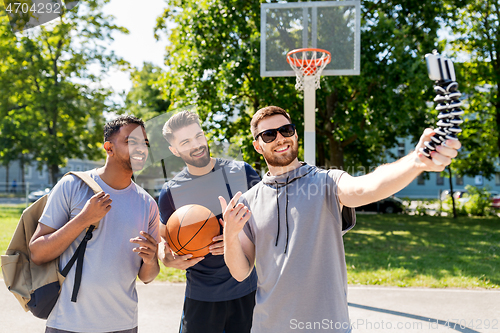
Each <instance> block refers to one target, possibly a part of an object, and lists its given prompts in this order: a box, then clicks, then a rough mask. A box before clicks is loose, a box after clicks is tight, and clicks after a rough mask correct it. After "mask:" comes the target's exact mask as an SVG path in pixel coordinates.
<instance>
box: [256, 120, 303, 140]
mask: <svg viewBox="0 0 500 333" xmlns="http://www.w3.org/2000/svg"><path fill="white" fill-rule="evenodd" d="M278 132H280V134H281V135H283V136H284V137H285V138H289V137H291V136H292V135H294V134H295V125H294V124H286V125H283V126H281V127H279V128H274V129H268V130H265V131H262V132H260V133H259V134H257V135H256V136H255V140H257V139H258V138H259V136H262V141H264V142H265V143H270V142H273V141H274V140H276V137H277V136H278Z"/></svg>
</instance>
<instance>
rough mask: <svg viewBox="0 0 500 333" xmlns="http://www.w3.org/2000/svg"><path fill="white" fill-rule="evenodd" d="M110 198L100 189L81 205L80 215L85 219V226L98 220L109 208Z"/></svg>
mask: <svg viewBox="0 0 500 333" xmlns="http://www.w3.org/2000/svg"><path fill="white" fill-rule="evenodd" d="M112 201H113V200H111V198H110V196H109V194H107V193H104V191H101V192H99V193H96V194H94V195H93V196H92V197H91V198H90V199H89V200H87V202H86V203H85V206H83V209H82V211H81V212H80V215H81V216H82V218H83V220H84V221H85V227H88V226H90V225H91V224H94V223H97V222H99V221H100V220H101V219H102V218H103V217H104V216H105V215H106V214H107V213H108V212H109V210H110V209H111V202H112Z"/></svg>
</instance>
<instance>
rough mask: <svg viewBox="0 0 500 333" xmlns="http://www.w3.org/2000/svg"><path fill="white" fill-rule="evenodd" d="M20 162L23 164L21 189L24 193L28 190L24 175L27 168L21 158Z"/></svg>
mask: <svg viewBox="0 0 500 333" xmlns="http://www.w3.org/2000/svg"><path fill="white" fill-rule="evenodd" d="M19 164H20V165H21V184H22V185H21V191H22V193H25V192H26V183H25V182H24V181H25V180H26V178H25V176H24V168H25V164H24V161H23V160H22V159H21V160H19Z"/></svg>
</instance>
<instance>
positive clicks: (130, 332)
mask: <svg viewBox="0 0 500 333" xmlns="http://www.w3.org/2000/svg"><path fill="white" fill-rule="evenodd" d="M45 333H76V332H71V331H65V330H58V329H57V328H52V327H46V328H45ZM103 333H137V327H135V328H132V329H130V330H124V331H114V332H103Z"/></svg>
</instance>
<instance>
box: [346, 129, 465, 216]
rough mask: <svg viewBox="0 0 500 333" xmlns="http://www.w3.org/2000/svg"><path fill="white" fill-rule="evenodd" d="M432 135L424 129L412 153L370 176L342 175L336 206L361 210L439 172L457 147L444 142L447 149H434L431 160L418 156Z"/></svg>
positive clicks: (458, 143)
mask: <svg viewBox="0 0 500 333" xmlns="http://www.w3.org/2000/svg"><path fill="white" fill-rule="evenodd" d="M433 134H434V131H433V130H431V129H426V130H425V131H424V134H422V136H421V137H420V141H419V143H418V144H417V146H416V147H415V151H414V152H412V153H410V154H409V155H407V156H405V157H403V158H401V159H399V160H397V161H396V162H393V163H389V164H385V165H382V166H380V167H378V168H377V169H376V170H375V171H374V172H372V173H370V174H367V175H364V176H359V177H352V176H350V175H349V174H344V175H342V177H341V178H340V180H339V183H338V196H339V199H340V203H341V204H343V205H345V206H347V207H358V206H362V205H365V204H368V203H371V202H374V201H378V200H381V199H384V198H387V197H388V196H390V195H392V194H394V193H396V192H398V191H400V190H401V189H403V188H404V187H406V186H407V185H408V184H410V183H411V182H412V181H413V180H414V179H415V178H416V177H417V176H418V175H419V174H420V173H422V172H423V171H437V172H441V171H443V170H444V168H445V167H446V166H447V165H449V164H450V163H451V159H452V158H454V157H456V156H457V150H458V149H460V147H461V144H460V142H459V141H454V140H447V141H446V145H448V147H444V146H438V147H437V151H435V152H432V153H431V156H432V159H429V158H427V157H425V156H424V155H422V153H420V148H422V147H424V142H425V141H430V137H431V136H432V135H433Z"/></svg>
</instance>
